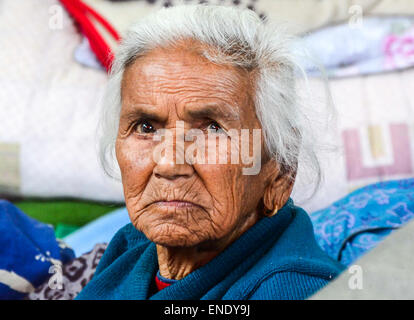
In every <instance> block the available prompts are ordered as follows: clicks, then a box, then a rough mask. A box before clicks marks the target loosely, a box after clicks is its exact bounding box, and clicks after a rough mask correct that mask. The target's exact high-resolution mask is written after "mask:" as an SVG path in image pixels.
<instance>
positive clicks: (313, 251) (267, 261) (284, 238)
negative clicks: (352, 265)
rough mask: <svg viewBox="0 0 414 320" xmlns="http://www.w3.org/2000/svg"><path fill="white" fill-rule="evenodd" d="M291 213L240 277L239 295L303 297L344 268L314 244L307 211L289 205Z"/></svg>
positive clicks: (271, 297) (255, 297)
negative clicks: (261, 253)
mask: <svg viewBox="0 0 414 320" xmlns="http://www.w3.org/2000/svg"><path fill="white" fill-rule="evenodd" d="M292 217H293V218H292V220H291V222H290V223H289V225H288V226H287V227H286V229H285V230H284V232H283V233H282V234H281V235H280V237H279V238H278V239H277V241H275V243H274V244H273V246H272V247H271V248H270V249H269V251H268V252H267V253H266V254H265V255H263V256H262V257H261V258H260V259H259V260H258V261H257V262H256V263H255V265H254V266H253V267H252V268H251V269H250V270H249V271H248V272H247V273H246V274H244V276H243V277H242V278H240V279H239V281H238V282H239V283H238V285H237V287H238V291H239V292H243V294H244V297H240V298H243V299H304V298H306V297H308V296H310V295H311V294H312V293H314V292H316V291H317V290H319V289H320V288H322V287H323V286H325V285H326V284H327V283H328V282H329V281H331V280H332V279H334V278H335V277H336V276H338V275H339V274H340V273H341V272H342V271H343V270H344V266H342V265H341V264H340V263H339V262H338V261H335V260H333V259H332V258H330V257H329V256H328V255H327V254H326V253H325V252H324V251H322V249H321V248H320V247H319V245H318V244H317V242H316V240H315V235H314V233H313V226H312V222H311V221H310V218H309V216H308V214H307V213H306V212H305V211H304V210H303V209H301V208H300V207H297V206H292ZM240 288H242V289H240Z"/></svg>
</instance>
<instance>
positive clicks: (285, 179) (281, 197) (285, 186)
mask: <svg viewBox="0 0 414 320" xmlns="http://www.w3.org/2000/svg"><path fill="white" fill-rule="evenodd" d="M294 182H295V175H294V174H291V173H289V172H286V173H282V171H279V170H275V173H274V174H273V175H272V176H271V178H270V180H269V182H268V185H267V186H266V187H265V192H264V195H263V204H264V207H265V208H264V209H265V210H268V211H273V210H274V209H275V208H276V209H277V210H279V209H280V208H282V207H283V206H284V205H285V203H286V202H287V201H288V199H289V197H290V194H291V193H292V189H293V184H294Z"/></svg>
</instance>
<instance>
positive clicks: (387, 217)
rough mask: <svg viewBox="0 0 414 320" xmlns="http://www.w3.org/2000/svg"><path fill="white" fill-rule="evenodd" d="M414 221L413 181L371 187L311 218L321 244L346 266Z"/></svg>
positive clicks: (358, 191)
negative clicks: (392, 233) (395, 231)
mask: <svg viewBox="0 0 414 320" xmlns="http://www.w3.org/2000/svg"><path fill="white" fill-rule="evenodd" d="M413 218H414V179H406V180H398V181H387V182H379V183H376V184H372V185H370V186H367V187H365V188H361V189H359V190H357V191H354V192H352V193H351V194H349V195H348V196H346V197H345V198H343V199H341V200H339V201H337V202H335V203H334V204H332V205H331V206H329V207H328V208H326V209H324V210H320V211H317V212H314V213H313V214H312V215H311V220H312V223H313V227H314V230H315V236H316V239H317V241H318V243H319V245H320V246H321V247H322V249H323V250H324V251H325V252H327V253H328V254H329V255H330V256H331V257H332V258H334V259H335V260H338V261H340V262H341V263H342V264H344V265H350V264H351V263H353V262H354V261H355V260H356V259H358V258H359V257H361V256H362V255H363V254H364V253H366V252H368V251H369V250H370V249H372V248H374V247H376V246H377V245H378V243H379V242H381V241H382V240H383V239H384V238H385V237H386V236H388V235H389V234H390V233H391V232H392V231H393V230H395V229H398V228H400V227H402V226H404V225H405V224H406V223H407V222H408V221H410V220H412V219H413Z"/></svg>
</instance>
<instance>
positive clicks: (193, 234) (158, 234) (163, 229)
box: [143, 223, 206, 247]
mask: <svg viewBox="0 0 414 320" xmlns="http://www.w3.org/2000/svg"><path fill="white" fill-rule="evenodd" d="M143 233H144V234H145V236H146V237H147V238H148V240H150V241H152V242H154V243H155V244H157V245H160V246H164V247H194V246H197V245H198V244H200V243H202V242H204V241H205V240H206V239H203V238H202V235H201V234H200V231H196V230H189V229H188V228H186V227H182V226H179V225H175V224H174V223H163V224H161V225H157V226H155V227H153V228H147V229H146V230H143ZM204 235H205V234H204Z"/></svg>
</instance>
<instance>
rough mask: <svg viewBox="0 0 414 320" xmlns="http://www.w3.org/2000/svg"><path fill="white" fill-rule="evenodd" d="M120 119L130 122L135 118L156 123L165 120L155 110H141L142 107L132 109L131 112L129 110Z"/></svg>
mask: <svg viewBox="0 0 414 320" xmlns="http://www.w3.org/2000/svg"><path fill="white" fill-rule="evenodd" d="M121 118H124V119H127V120H130V121H133V120H136V119H137V118H141V119H146V120H151V121H157V122H163V121H164V120H165V119H164V118H162V117H161V116H160V115H159V114H158V113H157V112H156V111H155V110H154V111H148V110H143V109H142V107H134V109H133V110H129V111H127V112H125V114H124V115H121Z"/></svg>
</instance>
